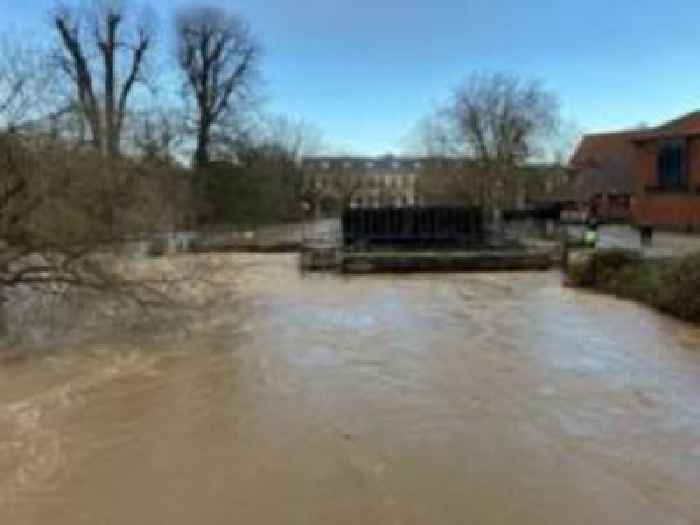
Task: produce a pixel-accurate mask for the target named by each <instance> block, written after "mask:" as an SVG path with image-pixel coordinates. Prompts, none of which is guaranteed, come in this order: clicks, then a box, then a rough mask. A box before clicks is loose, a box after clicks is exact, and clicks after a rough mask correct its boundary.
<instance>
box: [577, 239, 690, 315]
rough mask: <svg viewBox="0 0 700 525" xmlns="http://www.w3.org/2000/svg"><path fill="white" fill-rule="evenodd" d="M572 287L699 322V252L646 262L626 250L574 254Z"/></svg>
mask: <svg viewBox="0 0 700 525" xmlns="http://www.w3.org/2000/svg"><path fill="white" fill-rule="evenodd" d="M568 275H569V281H570V282H571V284H573V285H574V286H582V287H591V288H595V289H597V290H600V291H603V292H606V293H610V294H614V295H617V296H619V297H624V298H626V299H634V300H636V301H640V302H643V303H646V304H649V305H651V306H654V307H655V308H658V309H659V310H662V311H664V312H666V313H669V314H671V315H674V316H676V317H679V318H681V319H685V320H688V321H693V322H700V253H698V254H695V255H691V256H688V257H684V258H682V259H677V260H673V261H645V260H642V259H641V258H640V257H639V254H637V253H635V252H633V251H629V250H601V251H598V252H595V253H594V254H588V255H586V254H583V255H582V254H577V256H576V257H574V258H572V262H571V264H570V266H569V273H568Z"/></svg>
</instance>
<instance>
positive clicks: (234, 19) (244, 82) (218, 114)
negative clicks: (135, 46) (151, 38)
mask: <svg viewBox="0 0 700 525" xmlns="http://www.w3.org/2000/svg"><path fill="white" fill-rule="evenodd" d="M176 31H177V39H178V42H177V58H178V63H179V65H180V68H181V69H182V72H183V74H184V76H185V79H186V85H187V88H188V91H189V93H190V94H191V95H192V96H193V97H194V100H195V102H196V106H197V118H196V126H195V127H196V135H197V146H196V151H195V156H194V163H195V166H197V167H204V166H206V165H207V164H208V163H209V161H210V157H211V146H212V140H213V138H214V137H213V133H214V131H215V129H216V128H217V127H219V126H221V125H223V124H224V123H225V122H226V120H227V119H228V118H230V117H232V115H233V114H234V112H235V111H236V109H238V108H239V106H240V102H241V101H242V100H245V99H246V98H247V96H248V95H249V90H250V87H251V80H252V79H253V77H254V73H255V67H256V64H257V61H258V56H259V47H258V45H257V43H256V42H255V40H254V39H253V37H252V35H251V33H250V30H249V28H248V24H247V23H246V22H245V21H244V20H243V19H242V18H241V17H240V16H238V15H236V14H232V13H229V12H227V11H225V10H223V9H220V8H216V7H190V8H187V9H184V10H182V11H180V12H179V13H178V15H177V18H176Z"/></svg>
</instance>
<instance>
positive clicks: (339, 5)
mask: <svg viewBox="0 0 700 525" xmlns="http://www.w3.org/2000/svg"><path fill="white" fill-rule="evenodd" d="M6 3H9V4H10V5H9V7H8V6H7V5H5V6H3V19H4V20H5V22H4V23H5V24H7V26H9V27H12V28H13V29H14V30H20V31H21V30H23V29H27V30H29V31H32V32H34V31H36V32H37V34H41V33H40V31H46V32H47V34H48V32H49V28H48V17H47V15H46V12H47V11H48V9H49V8H50V7H51V6H52V5H54V2H53V1H52V0H31V1H29V0H25V1H24V2H19V1H17V0H6ZM182 3H184V2H177V1H176V2H168V1H166V0H154V1H152V2H150V4H151V5H152V6H153V8H154V10H155V11H156V13H158V15H159V18H160V21H161V23H163V24H164V25H166V26H167V24H168V23H169V22H170V21H171V18H170V16H171V15H170V13H171V12H172V6H173V5H179V4H182ZM209 3H211V4H220V5H222V6H226V7H231V8H233V9H236V10H238V11H239V12H240V13H242V14H243V15H244V16H245V17H246V18H248V20H249V21H250V23H251V26H252V28H253V31H254V32H255V33H256V35H257V36H258V38H259V40H260V41H261V42H262V45H263V48H264V58H263V63H262V70H263V76H264V90H265V94H266V98H267V103H266V104H267V109H269V110H270V111H272V112H279V113H286V114H289V115H292V116H295V117H299V118H303V119H305V120H306V121H308V122H311V123H313V124H315V125H316V126H317V127H318V128H320V130H321V131H322V132H323V135H324V138H325V141H326V142H327V143H328V144H330V145H332V146H333V147H334V149H336V150H342V151H346V152H349V153H364V154H381V153H385V152H392V151H393V152H397V153H398V152H401V150H402V149H403V148H404V147H405V145H406V137H407V136H408V135H409V134H410V132H411V130H412V129H414V126H415V124H416V122H417V121H418V120H419V119H420V118H421V117H422V116H424V115H426V114H427V113H429V112H430V111H431V110H432V109H433V108H434V107H435V106H436V105H437V104H439V103H440V102H442V101H444V100H445V99H446V98H447V97H448V96H449V94H450V92H451V90H452V89H453V88H454V87H455V86H456V85H458V84H459V83H460V81H462V80H463V79H465V78H466V77H467V76H468V75H469V73H470V72H472V71H475V70H479V71H483V70H493V71H509V72H515V73H518V74H520V75H523V76H525V77H534V78H537V79H539V80H541V81H542V82H543V83H544V85H545V86H546V87H547V88H548V89H550V90H552V91H554V92H556V93H557V94H558V96H559V97H560V100H561V103H562V111H563V115H564V117H565V119H566V120H570V121H574V122H576V124H577V125H578V127H579V128H580V129H581V130H583V131H604V130H610V129H617V128H625V127H629V126H633V125H636V124H638V123H640V122H646V123H649V124H654V123H657V122H659V121H663V120H666V119H669V118H672V117H674V116H676V115H678V114H680V113H683V112H686V111H691V110H694V109H697V108H699V107H700V32H699V31H698V28H697V27H698V26H697V24H698V20H700V2H697V0H667V1H666V2H655V3H654V5H653V7H652V6H651V3H650V2H649V3H648V2H644V1H641V2H640V1H639V0H634V1H632V0H606V1H603V0H584V1H582V0H579V1H577V2H571V1H566V0H473V1H469V0H430V1H418V0H402V1H398V0H343V1H331V0H327V1H322V0H239V1H237V2H232V1H230V0H211V1H210V2H209ZM2 23H3V22H0V24H2ZM162 44H163V45H162V47H163V52H169V50H170V49H169V46H168V44H167V35H164V38H163V41H162Z"/></svg>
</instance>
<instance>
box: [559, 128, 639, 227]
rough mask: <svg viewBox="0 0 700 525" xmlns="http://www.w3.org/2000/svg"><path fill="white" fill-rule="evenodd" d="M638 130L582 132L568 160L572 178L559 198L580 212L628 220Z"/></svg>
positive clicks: (609, 218) (604, 218)
mask: <svg viewBox="0 0 700 525" xmlns="http://www.w3.org/2000/svg"><path fill="white" fill-rule="evenodd" d="M639 133H640V132H639V131H636V130H635V131H623V132H614V133H598V134H591V135H585V136H584V137H583V139H582V140H581V142H580V143H579V146H578V148H577V149H576V151H575V153H574V155H573V156H572V157H571V160H570V162H569V172H570V174H571V178H570V181H569V183H568V184H567V185H566V186H565V187H564V188H562V190H561V192H560V196H559V198H560V199H561V200H562V202H563V203H564V204H566V207H567V209H569V210H570V211H572V212H574V213H575V214H579V215H582V216H583V215H585V216H590V215H595V216H596V218H597V219H599V220H603V221H624V222H626V221H629V220H630V218H631V202H632V195H633V193H634V188H635V183H634V181H635V178H634V165H635V159H636V153H637V152H636V147H635V144H634V143H633V142H632V140H633V139H634V138H635V137H636V136H637V135H638V134H639Z"/></svg>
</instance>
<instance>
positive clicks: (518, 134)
mask: <svg viewBox="0 0 700 525" xmlns="http://www.w3.org/2000/svg"><path fill="white" fill-rule="evenodd" d="M447 113H448V117H449V118H450V119H451V121H452V123H453V126H454V129H455V131H456V139H457V140H458V141H459V142H458V144H459V146H461V147H462V149H463V151H464V152H465V153H467V154H468V155H469V156H470V157H472V158H474V159H475V160H477V161H478V162H479V163H481V164H483V165H488V166H505V167H511V166H516V165H519V164H522V163H523V162H525V161H527V160H529V159H531V158H532V157H533V156H535V155H537V154H538V153H540V152H541V146H542V143H543V140H545V139H547V138H549V137H551V136H552V134H553V133H554V132H555V131H556V129H557V125H558V124H559V104H558V101H557V99H556V97H555V96H554V95H552V94H551V93H549V92H548V91H546V90H544V89H543V88H542V87H541V86H540V84H538V83H537V82H535V81H525V80H522V79H520V78H519V77H517V76H515V75H508V74H504V73H495V74H474V75H472V76H471V77H470V78H469V79H468V80H467V82H466V83H465V84H464V85H463V86H461V87H460V88H458V89H457V90H456V92H455V95H454V99H453V101H452V103H451V104H450V106H449V107H448V109H447Z"/></svg>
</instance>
